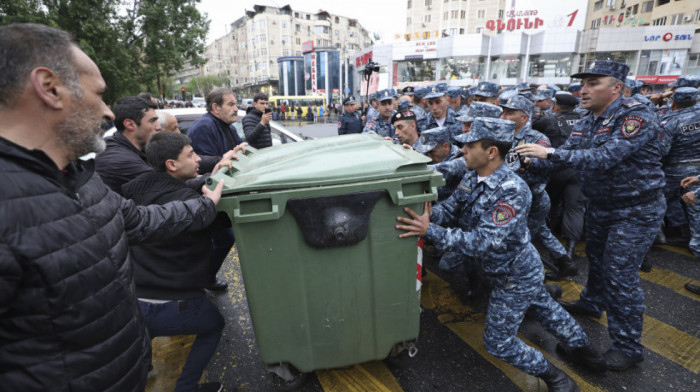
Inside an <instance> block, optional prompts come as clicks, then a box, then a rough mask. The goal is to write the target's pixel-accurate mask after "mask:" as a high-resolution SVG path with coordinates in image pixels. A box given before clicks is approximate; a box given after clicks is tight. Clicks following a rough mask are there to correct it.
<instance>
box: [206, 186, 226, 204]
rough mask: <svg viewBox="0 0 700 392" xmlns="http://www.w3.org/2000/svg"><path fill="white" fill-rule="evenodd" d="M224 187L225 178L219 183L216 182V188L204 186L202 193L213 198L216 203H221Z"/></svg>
mask: <svg viewBox="0 0 700 392" xmlns="http://www.w3.org/2000/svg"><path fill="white" fill-rule="evenodd" d="M223 189H224V180H221V181H219V183H218V184H216V188H214V190H213V191H212V190H210V189H209V188H207V186H206V185H204V186H203V187H202V195H204V196H205V197H208V198H210V199H211V201H213V202H214V204H219V200H221V191H222V190H223Z"/></svg>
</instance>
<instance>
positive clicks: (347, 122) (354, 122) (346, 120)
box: [338, 95, 363, 135]
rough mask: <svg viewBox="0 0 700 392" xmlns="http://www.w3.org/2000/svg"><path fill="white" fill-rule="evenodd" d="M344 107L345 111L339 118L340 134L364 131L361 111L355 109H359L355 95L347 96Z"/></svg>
mask: <svg viewBox="0 0 700 392" xmlns="http://www.w3.org/2000/svg"><path fill="white" fill-rule="evenodd" d="M343 107H344V108H345V111H344V112H343V115H342V116H340V118H339V119H338V135H348V134H351V133H360V132H362V128H363V126H362V120H361V119H360V115H359V113H357V112H356V111H355V109H357V101H355V97H353V96H352V95H351V96H349V97H347V98H345V99H344V100H343Z"/></svg>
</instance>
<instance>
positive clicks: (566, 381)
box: [538, 361, 580, 392]
mask: <svg viewBox="0 0 700 392" xmlns="http://www.w3.org/2000/svg"><path fill="white" fill-rule="evenodd" d="M538 377H539V378H541V379H542V380H544V382H545V383H546V384H547V388H548V389H549V392H579V391H580V389H578V386H577V385H576V383H575V382H574V380H572V379H571V377H569V376H568V375H567V374H566V373H564V372H563V371H562V370H561V369H558V368H556V367H555V366H554V365H552V364H551V363H550V362H549V361H548V362H547V370H546V371H545V372H544V373H542V374H540V375H539V376H538Z"/></svg>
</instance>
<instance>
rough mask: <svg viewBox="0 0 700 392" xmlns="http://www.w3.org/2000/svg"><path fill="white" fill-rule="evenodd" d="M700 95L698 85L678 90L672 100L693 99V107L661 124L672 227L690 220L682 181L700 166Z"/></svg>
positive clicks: (667, 211) (683, 101)
mask: <svg viewBox="0 0 700 392" xmlns="http://www.w3.org/2000/svg"><path fill="white" fill-rule="evenodd" d="M697 96H698V90H697V89H695V88H692V87H681V88H678V89H676V91H674V92H673V96H672V98H671V99H672V100H673V101H674V102H676V104H678V103H685V104H690V103H691V102H692V103H693V106H690V107H687V108H683V109H680V110H675V111H672V112H670V113H669V116H668V118H667V119H666V120H665V121H664V122H663V124H662V127H663V130H662V131H663V136H662V137H661V151H662V156H663V157H664V174H665V175H666V186H665V187H664V196H665V197H666V221H667V222H668V225H669V227H677V226H680V225H684V224H687V223H688V219H687V216H688V215H689V214H687V213H686V207H687V205H686V204H685V203H683V202H682V201H681V196H682V195H683V193H685V192H686V191H685V190H683V189H682V188H681V186H680V183H681V180H682V179H684V178H686V177H691V176H693V175H695V173H697V172H698V166H700V106H698V105H695V104H694V103H695V100H696V99H697ZM692 229H693V228H691V231H692Z"/></svg>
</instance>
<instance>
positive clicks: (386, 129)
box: [362, 89, 396, 139]
mask: <svg viewBox="0 0 700 392" xmlns="http://www.w3.org/2000/svg"><path fill="white" fill-rule="evenodd" d="M375 100H376V101H377V102H378V106H377V113H378V115H377V117H374V118H371V117H368V118H367V122H366V123H365V128H364V129H363V130H362V132H370V131H374V132H376V133H377V134H378V135H379V136H383V137H390V138H392V139H396V137H395V133H394V127H393V126H392V125H391V116H392V115H393V114H394V91H393V90H390V89H386V90H381V91H378V92H377V93H376V94H375Z"/></svg>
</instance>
